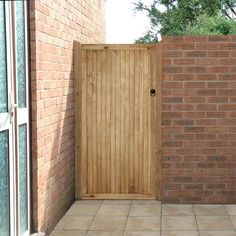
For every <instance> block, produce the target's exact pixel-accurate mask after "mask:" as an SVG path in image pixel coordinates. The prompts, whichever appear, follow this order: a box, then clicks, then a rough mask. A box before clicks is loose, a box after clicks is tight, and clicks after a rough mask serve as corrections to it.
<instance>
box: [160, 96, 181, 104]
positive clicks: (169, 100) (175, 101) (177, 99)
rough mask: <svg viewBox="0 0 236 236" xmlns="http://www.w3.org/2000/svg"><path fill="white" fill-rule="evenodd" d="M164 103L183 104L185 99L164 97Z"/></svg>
mask: <svg viewBox="0 0 236 236" xmlns="http://www.w3.org/2000/svg"><path fill="white" fill-rule="evenodd" d="M162 102H163V103H182V102H183V98H182V97H164V98H163V99H162Z"/></svg>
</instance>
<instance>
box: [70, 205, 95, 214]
mask: <svg viewBox="0 0 236 236" xmlns="http://www.w3.org/2000/svg"><path fill="white" fill-rule="evenodd" d="M99 207H100V205H98V204H93V205H79V204H73V205H72V206H71V208H70V209H69V210H68V211H67V212H66V215H69V216H94V215H95V214H96V213H97V211H98V208H99Z"/></svg>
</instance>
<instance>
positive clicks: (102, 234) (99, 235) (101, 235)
mask: <svg viewBox="0 0 236 236" xmlns="http://www.w3.org/2000/svg"><path fill="white" fill-rule="evenodd" d="M122 235H123V231H88V233H87V234H86V236H122Z"/></svg>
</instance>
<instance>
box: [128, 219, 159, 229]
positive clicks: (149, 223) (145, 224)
mask: <svg viewBox="0 0 236 236" xmlns="http://www.w3.org/2000/svg"><path fill="white" fill-rule="evenodd" d="M125 230H126V231H127V230H130V231H134V230H135V231H139V230H146V231H149V230H156V231H158V230H160V217H128V220H127V223H126V227H125Z"/></svg>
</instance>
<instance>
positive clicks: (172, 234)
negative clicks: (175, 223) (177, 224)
mask: <svg viewBox="0 0 236 236" xmlns="http://www.w3.org/2000/svg"><path fill="white" fill-rule="evenodd" d="M161 236H199V234H198V231H162V232H161Z"/></svg>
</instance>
